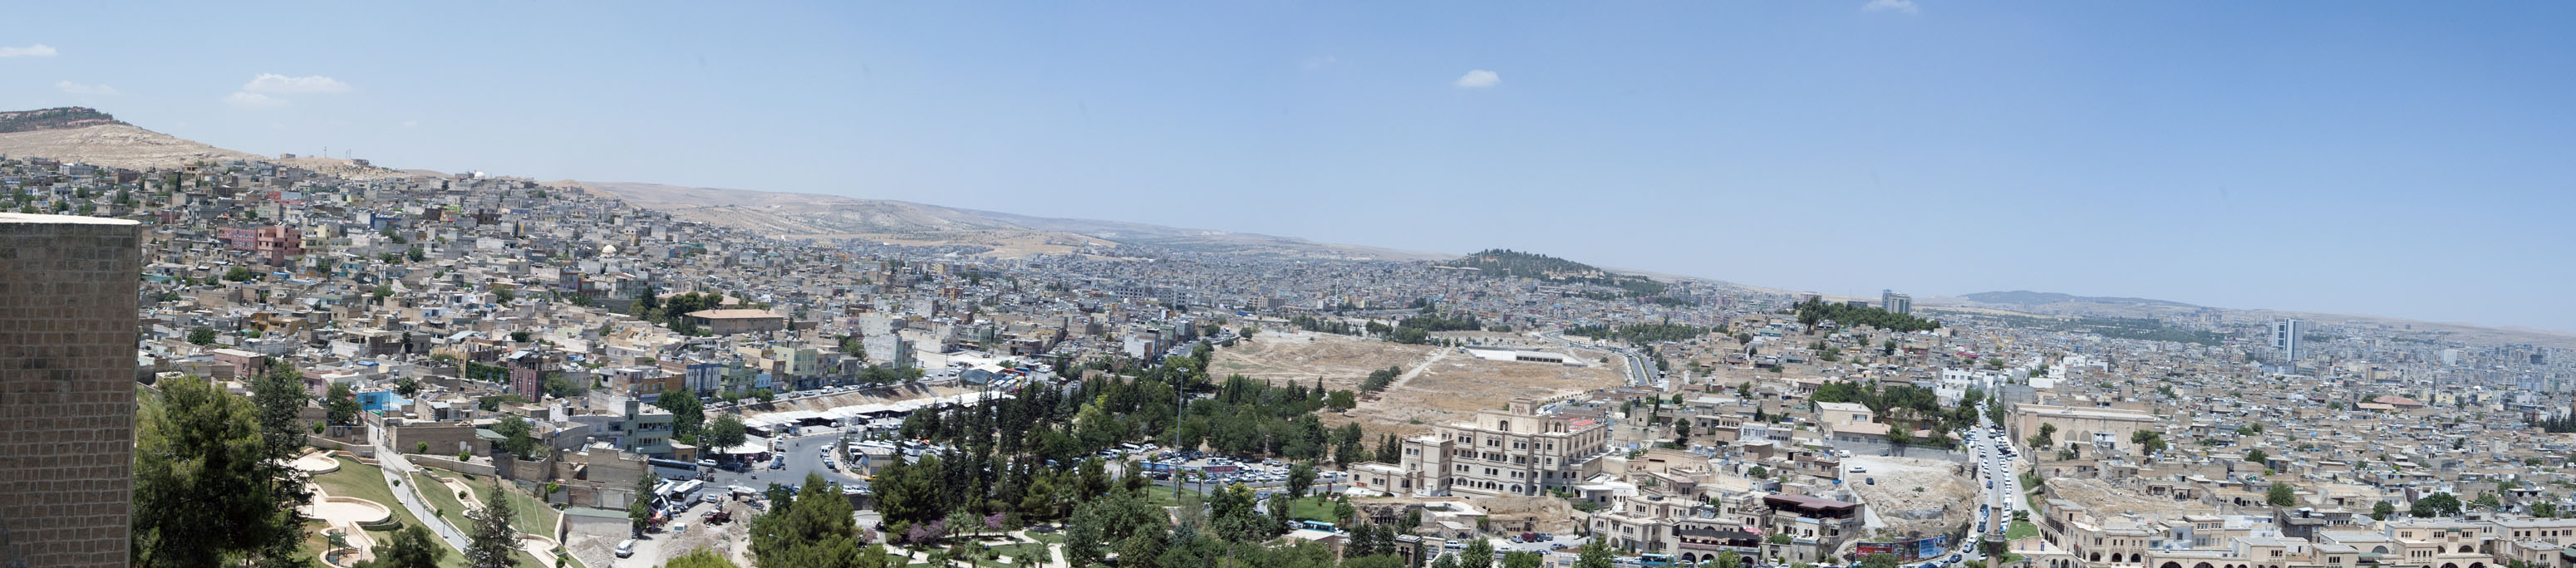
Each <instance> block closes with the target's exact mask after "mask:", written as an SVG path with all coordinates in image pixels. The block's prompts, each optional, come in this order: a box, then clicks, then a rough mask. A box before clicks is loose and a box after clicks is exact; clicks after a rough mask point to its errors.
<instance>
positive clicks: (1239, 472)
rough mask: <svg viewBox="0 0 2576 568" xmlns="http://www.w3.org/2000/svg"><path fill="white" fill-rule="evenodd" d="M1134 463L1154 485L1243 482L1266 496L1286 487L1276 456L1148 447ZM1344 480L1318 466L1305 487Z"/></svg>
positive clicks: (1321, 489)
mask: <svg viewBox="0 0 2576 568" xmlns="http://www.w3.org/2000/svg"><path fill="white" fill-rule="evenodd" d="M1136 466H1137V468H1138V469H1140V470H1141V471H1142V473H1143V474H1144V475H1146V476H1147V477H1151V478H1153V480H1154V484H1155V485H1161V486H1166V487H1168V486H1171V485H1172V484H1174V483H1180V484H1182V487H1183V488H1185V489H1194V490H1198V491H1201V492H1205V491H1207V490H1208V489H1213V488H1222V487H1225V486H1227V485H1232V484H1242V485H1244V486H1246V487H1251V488H1253V489H1254V490H1255V493H1256V494H1258V495H1259V496H1262V497H1268V496H1269V495H1271V494H1273V493H1277V492H1279V491H1284V490H1286V488H1287V486H1288V464H1287V463H1286V462H1281V461H1278V460H1238V459H1235V458H1230V457H1225V456H1220V455H1214V454H1206V453H1200V452H1152V451H1149V452H1148V453H1147V454H1146V456H1145V458H1144V459H1142V460H1141V461H1140V462H1138V463H1137V464H1136ZM1347 482H1348V478H1347V477H1346V475H1345V474H1343V473H1342V472H1338V471H1326V470H1323V469H1321V468H1318V469H1317V470H1316V471H1315V481H1314V485H1313V487H1311V488H1308V489H1307V494H1309V495H1314V494H1320V493H1325V492H1330V491H1333V490H1335V489H1337V488H1338V487H1337V486H1340V485H1342V484H1344V483H1347Z"/></svg>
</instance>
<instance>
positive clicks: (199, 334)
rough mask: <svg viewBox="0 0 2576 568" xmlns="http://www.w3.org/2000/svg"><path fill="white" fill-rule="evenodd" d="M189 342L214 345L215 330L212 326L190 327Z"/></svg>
mask: <svg viewBox="0 0 2576 568" xmlns="http://www.w3.org/2000/svg"><path fill="white" fill-rule="evenodd" d="M188 342H189V343H194V344H198V345H214V344H215V330H214V328H210V327H198V328H195V329H190V330H188Z"/></svg>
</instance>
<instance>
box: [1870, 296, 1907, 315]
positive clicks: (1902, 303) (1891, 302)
mask: <svg viewBox="0 0 2576 568" xmlns="http://www.w3.org/2000/svg"><path fill="white" fill-rule="evenodd" d="M1878 308H1879V309H1882V310H1887V313H1891V314H1899V315H1914V297H1913V296H1908V295H1904V294H1898V293H1896V291H1895V290H1880V291H1879V292H1878Z"/></svg>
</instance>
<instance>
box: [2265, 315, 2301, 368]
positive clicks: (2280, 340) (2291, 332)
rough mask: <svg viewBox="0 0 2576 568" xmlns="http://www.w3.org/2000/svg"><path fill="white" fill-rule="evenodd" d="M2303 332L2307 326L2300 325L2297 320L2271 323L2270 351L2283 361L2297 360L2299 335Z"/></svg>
mask: <svg viewBox="0 0 2576 568" xmlns="http://www.w3.org/2000/svg"><path fill="white" fill-rule="evenodd" d="M2305 331H2307V326H2305V325H2301V324H2300V322H2299V320H2294V319H2285V320H2280V321H2276V322H2272V351H2273V352H2275V353H2280V354H2281V359H2282V360H2284V361H2297V360H2299V334H2300V333H2302V332H2305Z"/></svg>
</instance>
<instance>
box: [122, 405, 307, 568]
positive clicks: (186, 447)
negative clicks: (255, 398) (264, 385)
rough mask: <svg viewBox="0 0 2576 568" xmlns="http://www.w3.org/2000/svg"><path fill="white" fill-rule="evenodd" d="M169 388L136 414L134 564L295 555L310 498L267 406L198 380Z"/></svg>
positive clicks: (189, 563)
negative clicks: (270, 432) (279, 442)
mask: <svg viewBox="0 0 2576 568" xmlns="http://www.w3.org/2000/svg"><path fill="white" fill-rule="evenodd" d="M161 386H162V391H161V395H160V399H161V403H160V404H158V405H152V404H146V405H144V406H143V408H142V412H141V416H139V417H137V420H136V422H137V424H138V426H139V427H138V428H137V431H136V433H135V448H134V490H133V494H134V502H133V503H134V504H133V508H132V509H131V511H132V513H131V514H132V516H133V522H134V526H133V533H132V534H133V541H132V542H133V550H132V555H133V556H132V562H133V564H132V565H134V566H153V567H158V566H216V565H224V564H235V565H239V564H243V562H242V561H243V560H258V559H266V560H270V561H285V560H288V559H291V558H293V557H294V556H295V553H296V552H297V551H296V549H297V548H299V547H300V546H301V541H302V539H303V523H304V518H303V515H302V514H300V513H299V512H298V511H297V506H299V505H303V504H304V502H305V501H306V500H308V499H309V498H310V495H309V494H308V493H306V491H305V489H304V480H303V479H302V476H301V475H300V474H298V473H296V470H294V468H292V467H289V466H287V465H286V464H287V463H288V461H287V460H288V459H290V457H289V456H286V455H283V454H281V453H278V452H276V451H275V449H274V448H275V446H273V445H272V444H271V443H270V441H269V438H268V437H267V436H265V435H263V433H262V428H261V424H260V420H259V416H258V410H257V409H255V408H254V407H253V405H252V404H250V402H249V401H246V400H243V399H242V398H240V397H236V396H233V395H231V394H227V393H225V392H224V391H223V389H221V388H218V387H216V386H214V385H213V384H211V383H208V382H206V381H205V380H203V379H198V378H195V377H180V378H177V379H172V380H169V381H164V382H163V383H162V385H161Z"/></svg>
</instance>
